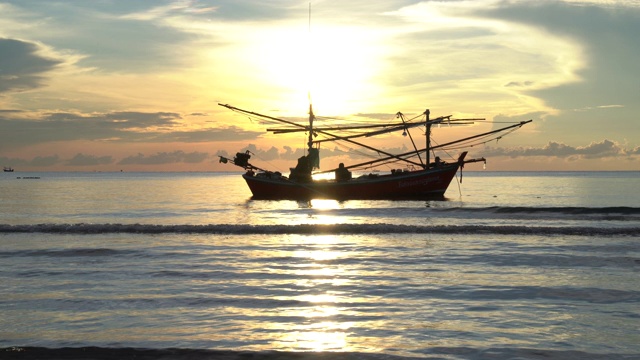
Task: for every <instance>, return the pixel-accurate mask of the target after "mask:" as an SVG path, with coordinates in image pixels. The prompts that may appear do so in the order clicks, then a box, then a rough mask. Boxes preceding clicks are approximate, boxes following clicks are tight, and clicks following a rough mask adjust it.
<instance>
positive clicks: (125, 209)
mask: <svg viewBox="0 0 640 360" xmlns="http://www.w3.org/2000/svg"><path fill="white" fill-rule="evenodd" d="M105 354H106V355H105ZM0 358H7V359H18V358H20V359H26V358H64V359H72V358H73V359H75V358H78V359H79V358H96V359H97V358H100V359H105V358H137V359H152V358H162V359H187V358H188V359H196V358H198V359H200V358H206V359H265V360H269V359H364V360H368V359H640V172H637V171H629V172H464V173H463V174H462V177H460V176H459V175H458V176H457V177H456V178H455V179H454V181H453V182H452V183H451V186H450V187H449V189H448V190H447V193H446V197H445V199H444V200H434V201H424V200H422V201H355V200H354V201H351V200H350V201H334V200H311V201H265V200H253V199H252V198H251V193H250V192H249V190H248V188H247V187H246V184H245V183H244V181H243V179H242V178H241V176H240V174H239V173H216V172H211V173H127V172H123V173H121V172H117V173H106V172H86V173H82V172H80V173H77V172H73V173H70V172H69V173H64V172H37V173H36V172H29V173H21V172H18V171H16V172H14V173H2V174H0Z"/></svg>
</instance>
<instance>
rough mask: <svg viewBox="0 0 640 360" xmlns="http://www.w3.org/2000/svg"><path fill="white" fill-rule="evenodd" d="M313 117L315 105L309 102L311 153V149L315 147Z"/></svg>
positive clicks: (308, 143)
mask: <svg viewBox="0 0 640 360" xmlns="http://www.w3.org/2000/svg"><path fill="white" fill-rule="evenodd" d="M313 118H314V115H313V106H312V105H311V104H309V141H308V142H307V146H308V148H309V153H311V149H313Z"/></svg>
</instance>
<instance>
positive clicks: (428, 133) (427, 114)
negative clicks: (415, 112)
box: [424, 109, 431, 169]
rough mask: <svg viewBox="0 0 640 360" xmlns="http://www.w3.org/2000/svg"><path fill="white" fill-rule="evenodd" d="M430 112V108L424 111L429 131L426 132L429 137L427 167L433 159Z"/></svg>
mask: <svg viewBox="0 0 640 360" xmlns="http://www.w3.org/2000/svg"><path fill="white" fill-rule="evenodd" d="M429 114H431V111H429V109H427V110H425V111H424V115H425V122H424V124H425V126H426V127H427V131H426V132H425V136H426V138H427V144H426V145H427V147H426V150H427V151H426V152H427V156H426V165H427V167H426V168H427V169H428V168H429V164H430V163H431V162H430V161H431V159H430V152H431V124H429Z"/></svg>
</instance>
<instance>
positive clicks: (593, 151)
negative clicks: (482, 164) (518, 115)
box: [478, 139, 638, 159]
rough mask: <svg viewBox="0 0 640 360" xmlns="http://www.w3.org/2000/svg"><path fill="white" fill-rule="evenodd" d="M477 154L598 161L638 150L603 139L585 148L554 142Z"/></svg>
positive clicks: (494, 148) (623, 155) (486, 149)
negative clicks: (575, 158)
mask: <svg viewBox="0 0 640 360" xmlns="http://www.w3.org/2000/svg"><path fill="white" fill-rule="evenodd" d="M478 153H479V155H481V156H485V157H494V156H508V157H529V156H546V157H557V158H567V157H579V158H582V159H599V158H611V157H628V156H630V155H637V154H638V148H635V149H625V148H624V147H623V146H622V145H621V144H619V143H617V142H614V141H611V140H607V139H605V140H602V141H600V142H592V143H590V144H589V145H587V146H570V145H566V144H563V143H560V142H555V141H550V142H548V143H547V144H546V145H544V146H542V147H513V148H498V147H490V146H487V147H486V148H484V149H482V150H479V151H478Z"/></svg>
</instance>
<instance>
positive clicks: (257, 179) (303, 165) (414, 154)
mask: <svg viewBox="0 0 640 360" xmlns="http://www.w3.org/2000/svg"><path fill="white" fill-rule="evenodd" d="M219 105H220V106H223V107H225V108H228V109H230V110H232V111H236V112H239V113H242V114H244V115H248V116H250V117H255V118H259V119H261V120H264V121H267V122H275V123H282V124H287V125H289V126H290V127H284V128H283V127H280V128H275V129H267V131H270V132H273V133H274V134H285V133H293V132H303V133H307V134H308V141H307V146H308V148H307V151H306V155H305V156H302V157H300V158H299V159H298V163H297V166H296V167H295V168H291V169H290V170H291V173H290V174H289V176H285V175H283V174H281V173H280V172H278V171H270V170H265V169H261V168H259V167H257V166H254V165H253V164H251V163H249V159H250V158H251V155H252V154H251V153H250V152H249V151H246V152H239V153H236V156H235V157H234V158H233V159H231V158H227V157H224V156H220V162H222V163H229V162H230V163H232V164H234V165H236V166H239V167H241V168H243V169H245V170H246V173H245V174H244V175H242V177H243V178H244V180H245V181H246V183H247V185H248V186H249V189H250V190H251V192H252V194H253V198H254V199H277V200H279V199H295V200H307V199H314V198H321V199H337V200H349V199H362V200H367V199H389V200H394V199H442V198H444V193H445V191H446V190H447V188H448V187H449V184H450V183H451V181H452V179H453V178H454V176H455V175H456V172H457V171H458V170H461V169H462V168H463V167H464V165H465V164H468V163H474V162H480V161H482V162H485V163H486V159H485V158H477V159H466V156H467V151H463V152H462V153H460V155H458V157H457V159H454V161H452V162H445V161H443V160H441V159H440V157H438V156H435V153H434V154H433V158H432V155H431V153H432V152H433V151H434V150H436V149H439V150H454V149H461V148H463V147H465V146H466V147H471V146H475V145H478V144H482V143H486V142H488V141H493V140H496V139H499V138H501V137H502V136H504V134H503V133H504V132H507V131H509V130H510V131H514V130H516V129H517V128H519V127H522V126H523V125H525V124H527V123H529V122H531V121H532V120H528V121H521V122H517V123H514V124H512V125H510V126H506V127H503V128H500V129H496V130H492V131H488V132H485V133H482V134H477V135H473V136H469V137H465V138H463V139H458V140H454V141H450V142H447V143H444V144H437V145H432V143H431V130H432V127H433V126H434V125H441V124H442V125H466V124H473V123H474V121H481V120H485V119H453V118H452V116H451V115H448V116H441V117H438V118H435V119H430V117H429V115H430V111H429V110H426V111H425V112H424V113H422V114H421V115H420V116H417V117H415V118H413V119H409V120H406V119H405V118H404V115H403V114H402V113H397V114H396V115H397V116H396V120H395V121H393V122H391V123H385V124H377V125H376V124H368V125H355V126H333V127H317V126H316V127H314V120H315V119H316V118H315V115H314V114H313V108H312V106H311V105H309V123H308V125H306V124H299V123H295V122H292V121H289V120H285V119H279V118H275V117H271V116H268V115H263V114H259V113H255V112H252V111H248V110H243V109H240V108H237V107H234V106H231V105H228V104H219ZM417 127H422V128H423V129H424V130H425V136H426V147H425V148H423V149H418V148H417V146H416V144H415V142H414V141H413V138H412V137H411V134H410V132H409V130H410V129H412V128H417ZM391 132H402V133H403V135H409V137H410V139H411V143H412V144H413V150H412V151H408V152H404V153H400V154H392V153H389V152H387V151H384V150H382V149H379V148H374V147H372V146H369V145H366V144H363V143H361V142H359V141H356V140H353V139H355V138H360V137H362V138H368V137H373V136H377V135H382V134H387V133H391ZM318 137H319V138H318ZM329 141H336V142H346V143H348V144H349V146H354V145H355V146H358V147H360V148H364V149H368V150H371V151H374V152H375V153H376V154H377V155H378V156H377V158H376V159H374V160H371V161H366V162H362V163H358V164H352V165H349V166H344V164H340V166H339V167H338V168H336V169H330V170H325V171H319V172H315V173H314V172H313V171H314V170H316V169H318V168H319V163H320V144H321V143H324V142H329ZM392 163H402V164H403V166H404V167H405V168H403V169H399V168H398V167H395V168H393V169H392V170H391V171H390V172H388V173H381V172H370V173H368V174H365V175H362V176H359V177H353V176H352V173H351V171H350V169H370V168H372V167H374V166H377V165H381V164H382V165H387V166H389V167H391V166H395V165H390V164H392ZM331 172H333V173H335V179H329V180H317V179H314V178H313V177H312V175H314V174H322V173H331Z"/></svg>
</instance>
